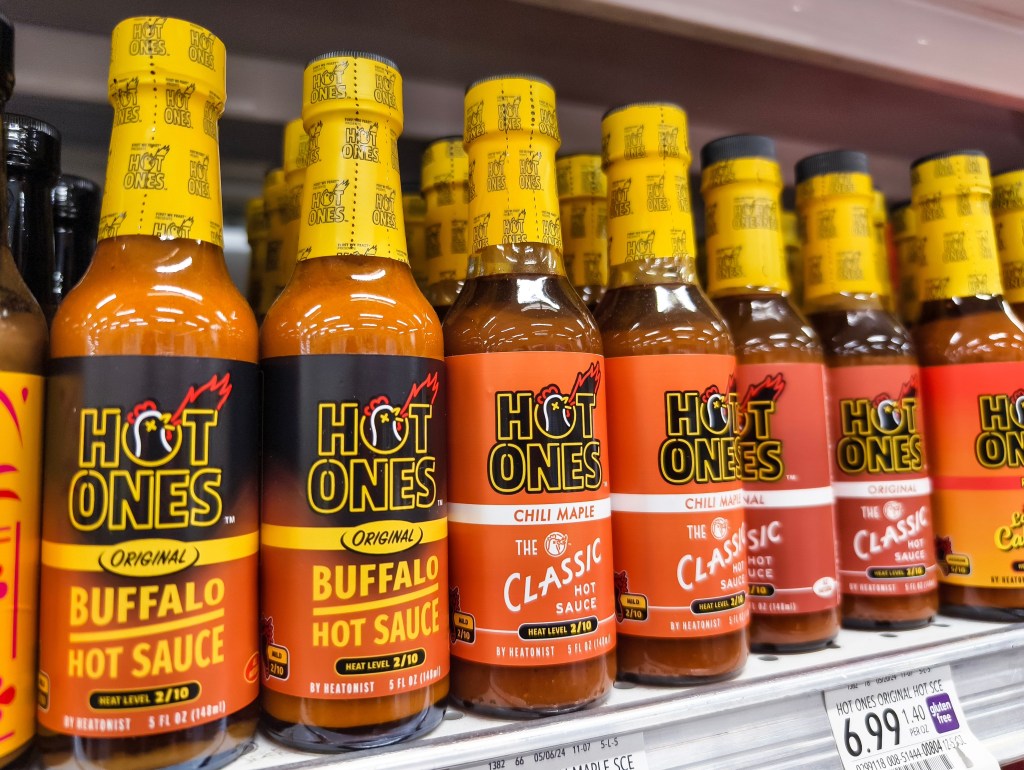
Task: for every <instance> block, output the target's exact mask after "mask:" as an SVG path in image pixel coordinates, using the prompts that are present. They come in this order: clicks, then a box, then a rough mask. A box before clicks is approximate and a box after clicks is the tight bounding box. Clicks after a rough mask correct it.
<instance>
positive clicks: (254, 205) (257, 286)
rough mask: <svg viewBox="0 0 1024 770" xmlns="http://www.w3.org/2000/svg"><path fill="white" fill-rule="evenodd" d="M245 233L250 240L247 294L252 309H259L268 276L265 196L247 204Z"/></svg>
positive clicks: (253, 199)
mask: <svg viewBox="0 0 1024 770" xmlns="http://www.w3.org/2000/svg"><path fill="white" fill-rule="evenodd" d="M245 235H246V238H247V239H248V241H249V288H248V292H247V294H246V297H247V299H248V300H249V305H250V307H252V309H253V310H254V311H255V310H258V309H259V305H260V298H261V297H262V296H263V282H264V281H266V280H268V277H267V210H266V208H265V207H264V205H263V198H252V199H251V200H249V202H248V203H246V205H245Z"/></svg>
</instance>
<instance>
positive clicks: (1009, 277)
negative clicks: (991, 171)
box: [992, 169, 1024, 320]
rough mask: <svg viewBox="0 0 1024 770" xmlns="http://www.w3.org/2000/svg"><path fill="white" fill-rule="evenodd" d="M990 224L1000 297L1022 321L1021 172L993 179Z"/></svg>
mask: <svg viewBox="0 0 1024 770" xmlns="http://www.w3.org/2000/svg"><path fill="white" fill-rule="evenodd" d="M992 224H993V225H994V226H995V233H996V246H997V247H998V249H999V265H1000V268H1001V269H1002V278H1003V298H1004V299H1005V300H1006V302H1007V304H1009V306H1010V307H1011V308H1012V309H1013V312H1014V314H1015V315H1016V316H1017V319H1018V320H1021V319H1022V318H1024V169H1016V170H1014V171H1005V172H1003V173H1002V174H996V175H995V176H993V177H992Z"/></svg>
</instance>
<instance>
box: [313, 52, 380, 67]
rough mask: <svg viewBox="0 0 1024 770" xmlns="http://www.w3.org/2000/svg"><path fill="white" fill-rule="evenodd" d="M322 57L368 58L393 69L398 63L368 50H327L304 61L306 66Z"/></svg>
mask: <svg viewBox="0 0 1024 770" xmlns="http://www.w3.org/2000/svg"><path fill="white" fill-rule="evenodd" d="M324 59H369V60H370V61H375V62H377V63H378V64H386V65H387V66H388V67H391V69H393V70H396V71H397V70H398V65H397V64H395V63H394V62H393V61H392V60H391V59H389V58H388V57H387V56H381V55H380V54H379V53H370V52H368V51H328V52H327V53H322V54H320V55H319V56H314V57H313V58H312V59H310V60H309V61H308V62H306V66H307V67H308V66H309V65H311V64H316V63H317V62H318V61H323V60H324Z"/></svg>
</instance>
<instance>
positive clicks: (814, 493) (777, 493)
mask: <svg viewBox="0 0 1024 770" xmlns="http://www.w3.org/2000/svg"><path fill="white" fill-rule="evenodd" d="M835 499H836V498H835V494H834V493H833V492H832V487H831V486H828V487H810V488H808V489H764V490H761V489H758V490H746V489H745V490H743V504H744V505H745V506H746V507H747V508H810V507H812V506H818V505H832V503H834V502H835Z"/></svg>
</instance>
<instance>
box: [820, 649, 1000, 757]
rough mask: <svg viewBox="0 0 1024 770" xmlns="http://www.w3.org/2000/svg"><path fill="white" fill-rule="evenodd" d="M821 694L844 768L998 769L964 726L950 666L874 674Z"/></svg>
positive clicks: (965, 720)
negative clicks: (861, 680) (883, 674)
mask: <svg viewBox="0 0 1024 770" xmlns="http://www.w3.org/2000/svg"><path fill="white" fill-rule="evenodd" d="M824 695H825V713H826V714H827V716H828V721H829V724H830V725H831V727H832V735H833V736H834V737H835V740H836V749H837V750H838V751H839V757H840V758H841V759H842V760H843V770H893V768H896V769H897V770H968V769H969V770H999V763H998V762H996V760H995V758H994V757H993V756H992V754H991V753H990V752H989V751H988V749H986V748H985V746H984V745H982V743H981V741H979V740H978V739H977V737H975V735H974V733H972V732H971V729H970V727H968V725H967V715H966V714H965V713H964V710H963V707H962V706H961V705H960V699H959V698H958V697H957V694H956V687H955V686H954V684H953V674H952V672H951V671H950V668H949V666H933V667H931V668H919V669H913V670H910V671H902V672H900V673H897V674H888V675H886V676H881V677H875V678H872V679H870V680H866V681H863V682H857V683H855V684H850V685H847V686H846V687H840V688H837V689H835V690H830V691H828V692H826V693H824Z"/></svg>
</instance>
